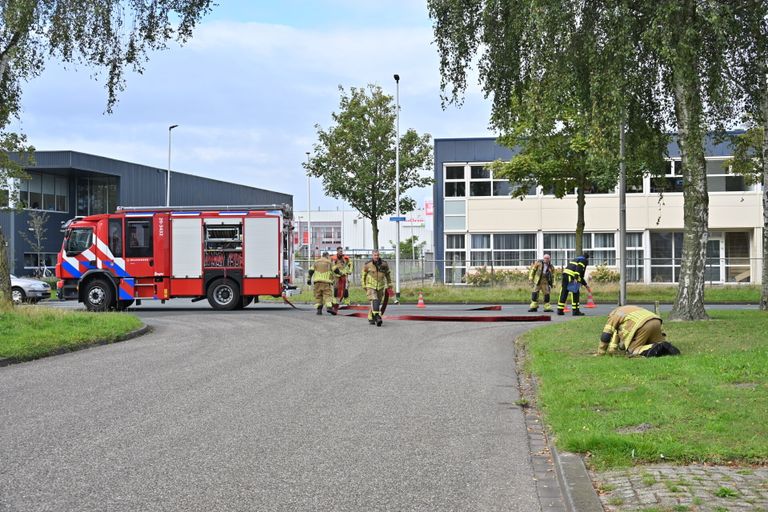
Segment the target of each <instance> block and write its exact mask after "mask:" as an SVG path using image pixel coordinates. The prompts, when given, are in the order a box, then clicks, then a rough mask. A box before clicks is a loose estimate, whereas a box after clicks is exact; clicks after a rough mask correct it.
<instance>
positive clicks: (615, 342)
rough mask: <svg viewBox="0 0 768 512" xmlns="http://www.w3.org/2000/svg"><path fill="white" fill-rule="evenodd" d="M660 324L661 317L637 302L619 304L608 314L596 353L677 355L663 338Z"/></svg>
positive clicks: (664, 335)
mask: <svg viewBox="0 0 768 512" xmlns="http://www.w3.org/2000/svg"><path fill="white" fill-rule="evenodd" d="M661 324H662V321H661V318H660V317H659V316H658V315H654V314H653V313H651V312H650V311H648V310H647V309H643V308H641V307H639V306H619V307H618V308H616V309H614V310H613V311H611V313H610V314H609V315H608V322H607V323H606V324H605V327H603V333H602V334H601V335H600V346H599V347H598V349H597V354H596V355H598V356H602V355H605V354H609V355H613V354H616V353H624V354H626V355H628V356H629V357H633V356H646V357H654V356H664V355H678V354H679V353H680V351H679V350H678V349H677V348H676V347H675V346H674V345H672V344H671V343H669V342H668V341H667V335H666V334H665V333H664V331H662V329H661Z"/></svg>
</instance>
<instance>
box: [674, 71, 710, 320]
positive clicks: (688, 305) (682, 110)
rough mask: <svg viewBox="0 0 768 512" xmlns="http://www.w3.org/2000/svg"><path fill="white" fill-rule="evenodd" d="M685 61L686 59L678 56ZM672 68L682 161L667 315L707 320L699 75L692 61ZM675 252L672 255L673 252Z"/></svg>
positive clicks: (706, 236) (704, 178) (706, 232)
mask: <svg viewBox="0 0 768 512" xmlns="http://www.w3.org/2000/svg"><path fill="white" fill-rule="evenodd" d="M680 60H681V62H684V61H685V60H686V59H684V58H682V59H680ZM690 64H691V66H690V67H687V66H684V65H681V64H680V63H678V66H677V69H675V70H674V71H673V76H672V80H673V87H674V94H675V116H676V118H677V126H678V137H679V140H678V144H679V145H680V153H681V156H682V164H683V202H684V204H683V218H684V224H685V228H684V233H683V254H682V262H681V265H680V279H679V283H678V288H677V298H676V299H675V304H674V306H673V307H672V312H671V313H670V318H671V319H673V320H706V319H708V318H709V317H708V316H707V312H706V310H705V309H704V268H705V266H706V255H707V241H708V240H709V196H708V194H707V175H706V163H705V160H704V130H703V129H702V103H701V93H700V83H699V77H698V75H697V73H696V69H697V67H696V65H695V61H690ZM673 256H674V255H673Z"/></svg>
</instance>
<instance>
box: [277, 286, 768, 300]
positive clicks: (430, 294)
mask: <svg viewBox="0 0 768 512" xmlns="http://www.w3.org/2000/svg"><path fill="white" fill-rule="evenodd" d="M590 286H591V287H592V290H593V292H594V299H595V301H596V302H597V303H599V304H617V303H618V299H619V285H618V284H617V283H592V284H590ZM419 292H423V293H424V300H425V301H426V302H427V303H429V302H444V303H457V304H461V303H484V304H493V303H517V304H528V302H530V300H531V290H530V289H529V288H528V285H527V284H523V285H518V286H514V285H511V286H504V287H474V286H443V285H434V286H433V285H432V284H431V283H428V284H425V286H424V287H420V286H414V285H411V284H408V285H407V286H406V285H402V286H401V287H400V299H401V301H402V302H406V303H408V302H412V303H415V302H416V301H417V300H418V298H419ZM559 293H560V288H559V287H558V288H557V289H556V290H553V293H552V297H551V301H552V303H553V304H557V300H558V297H559ZM349 294H350V300H351V301H352V302H353V303H360V304H365V303H367V301H366V298H365V293H364V292H363V289H362V288H361V287H360V286H352V287H350V289H349ZM676 296H677V286H663V285H662V286H658V285H653V286H649V285H629V286H628V287H627V298H628V300H629V302H630V303H640V304H652V303H653V302H654V301H657V300H658V301H659V302H661V303H667V304H670V303H673V302H674V301H675V297H676ZM539 299H540V300H541V299H542V297H540V298H539ZM290 300H291V301H298V302H312V301H313V300H314V299H313V296H312V291H311V289H310V288H309V287H307V286H303V287H302V292H301V294H300V295H294V296H293V297H291V298H290ZM586 300H587V296H586V294H582V301H583V302H585V303H586ZM704 300H705V301H706V302H707V303H709V304H714V303H738V304H741V303H750V304H757V303H758V302H759V301H760V287H758V286H750V285H744V286H742V285H739V286H722V285H712V286H707V287H706V288H705V290H704Z"/></svg>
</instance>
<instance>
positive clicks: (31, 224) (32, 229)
mask: <svg viewBox="0 0 768 512" xmlns="http://www.w3.org/2000/svg"><path fill="white" fill-rule="evenodd" d="M47 222H48V214H47V213H45V212H36V211H33V212H30V213H29V218H28V219H27V230H26V231H19V234H20V235H21V238H23V239H24V241H25V242H27V244H29V248H30V249H31V250H32V252H34V253H35V254H36V255H37V269H36V270H35V274H36V275H37V277H42V274H43V265H42V262H41V261H40V253H41V252H43V250H44V249H45V241H46V240H47V237H46V235H45V233H46V232H47V231H48V229H47V228H46V227H45V224H46V223H47Z"/></svg>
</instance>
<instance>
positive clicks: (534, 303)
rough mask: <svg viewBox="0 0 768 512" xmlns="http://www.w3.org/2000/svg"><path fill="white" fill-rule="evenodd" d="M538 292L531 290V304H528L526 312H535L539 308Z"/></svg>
mask: <svg viewBox="0 0 768 512" xmlns="http://www.w3.org/2000/svg"><path fill="white" fill-rule="evenodd" d="M538 295H539V294H538V293H536V292H533V293H532V294H531V305H530V306H528V312H529V313H535V312H536V311H538V310H539V296H538Z"/></svg>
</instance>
